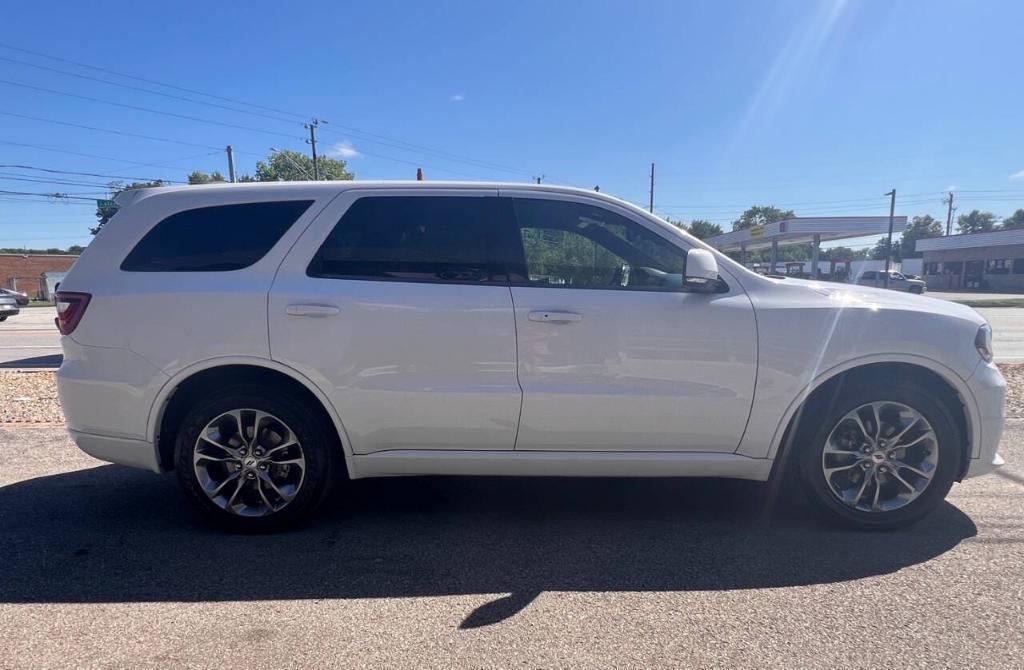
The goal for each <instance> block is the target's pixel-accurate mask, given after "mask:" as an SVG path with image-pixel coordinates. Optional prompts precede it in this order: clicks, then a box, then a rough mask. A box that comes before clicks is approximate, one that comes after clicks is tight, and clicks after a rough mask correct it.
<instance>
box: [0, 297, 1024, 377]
mask: <svg viewBox="0 0 1024 670" xmlns="http://www.w3.org/2000/svg"><path fill="white" fill-rule="evenodd" d="M978 311H979V312H981V314H982V315H983V316H984V317H985V318H986V319H988V321H989V323H991V324H992V330H993V333H994V338H995V341H994V348H995V352H996V362H998V363H1024V309H1021V308H1013V307H985V308H981V309H978ZM53 316H54V312H53V308H49V307H33V308H30V309H25V310H22V312H21V314H19V315H18V316H14V317H11V318H9V319H8V320H7V321H5V322H4V323H0V368H14V367H57V366H59V365H60V355H61V351H60V335H59V334H58V333H57V327H56V326H55V325H54V323H53Z"/></svg>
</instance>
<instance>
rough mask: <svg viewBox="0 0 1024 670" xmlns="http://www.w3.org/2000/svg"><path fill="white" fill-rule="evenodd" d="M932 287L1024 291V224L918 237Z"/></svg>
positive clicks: (924, 275)
mask: <svg viewBox="0 0 1024 670" xmlns="http://www.w3.org/2000/svg"><path fill="white" fill-rule="evenodd" d="M915 248H916V249H917V251H920V252H921V253H922V254H923V255H924V259H923V260H924V274H923V278H924V280H925V281H926V282H927V283H928V288H929V289H931V290H933V291H941V290H945V289H974V290H982V291H1000V292H1006V293H1017V292H1021V291H1024V228H1014V229H1011V230H994V231H992V232H989V233H972V234H969V235H947V236H945V237H931V238H928V239H923V240H918V241H917V244H916V246H915Z"/></svg>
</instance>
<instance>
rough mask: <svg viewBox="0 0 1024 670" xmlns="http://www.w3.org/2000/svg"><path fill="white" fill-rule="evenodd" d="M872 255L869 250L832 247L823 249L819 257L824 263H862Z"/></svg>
mask: <svg viewBox="0 0 1024 670" xmlns="http://www.w3.org/2000/svg"><path fill="white" fill-rule="evenodd" d="M869 255H870V251H869V250H868V249H851V248H850V247H843V246H839V247H832V248H830V249H822V250H821V254H820V255H819V257H820V258H821V260H823V261H860V260H865V259H867V257H868V256H869Z"/></svg>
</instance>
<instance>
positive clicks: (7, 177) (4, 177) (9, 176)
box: [0, 172, 107, 188]
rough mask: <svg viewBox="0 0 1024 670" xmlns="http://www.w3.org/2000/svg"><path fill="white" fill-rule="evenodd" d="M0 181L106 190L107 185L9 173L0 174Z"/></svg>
mask: <svg viewBox="0 0 1024 670" xmlns="http://www.w3.org/2000/svg"><path fill="white" fill-rule="evenodd" d="M0 181H25V182H32V183H35V184H58V185H60V186H94V187H97V188H107V184H96V183H93V182H87V181H73V180H63V179H40V178H38V177H34V176H31V175H22V174H14V173H10V172H0Z"/></svg>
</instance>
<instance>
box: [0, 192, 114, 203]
mask: <svg viewBox="0 0 1024 670" xmlns="http://www.w3.org/2000/svg"><path fill="white" fill-rule="evenodd" d="M0 193H2V194H4V195H28V196H36V197H42V198H59V199H68V200H89V201H92V200H95V199H96V198H87V197H84V194H78V193H76V194H74V195H72V194H70V193H31V192H27V191H0Z"/></svg>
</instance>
